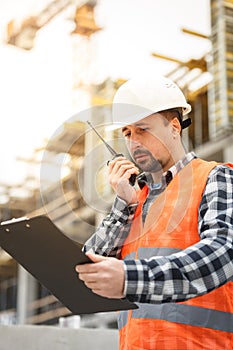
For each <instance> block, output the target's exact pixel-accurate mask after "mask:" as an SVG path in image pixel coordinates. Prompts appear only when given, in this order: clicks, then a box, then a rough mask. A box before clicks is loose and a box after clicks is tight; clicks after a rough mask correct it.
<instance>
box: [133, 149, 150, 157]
mask: <svg viewBox="0 0 233 350" xmlns="http://www.w3.org/2000/svg"><path fill="white" fill-rule="evenodd" d="M141 154H148V155H150V156H151V153H150V152H149V151H148V150H146V149H136V150H135V151H133V154H132V156H133V158H135V156H138V155H141Z"/></svg>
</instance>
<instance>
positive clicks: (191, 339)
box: [76, 77, 233, 350]
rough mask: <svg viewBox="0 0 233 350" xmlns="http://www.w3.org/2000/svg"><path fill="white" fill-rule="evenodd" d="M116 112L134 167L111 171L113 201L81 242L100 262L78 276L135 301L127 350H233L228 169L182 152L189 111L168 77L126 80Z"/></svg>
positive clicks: (124, 337)
mask: <svg viewBox="0 0 233 350" xmlns="http://www.w3.org/2000/svg"><path fill="white" fill-rule="evenodd" d="M113 107H114V109H113V117H114V118H115V123H117V126H119V127H120V126H121V127H122V133H123V136H124V138H125V140H126V144H127V147H128V149H129V152H130V154H131V156H132V158H133V160H134V162H135V164H136V165H135V164H134V163H132V162H131V161H129V160H127V159H126V158H125V157H118V158H116V159H114V160H112V161H111V162H110V163H109V182H110V184H111V185H112V187H113V188H114V190H115V192H116V199H115V202H114V204H113V207H112V210H111V212H110V213H109V215H108V216H107V217H106V219H105V220H103V222H102V224H101V225H100V227H99V228H98V229H97V231H96V233H95V234H94V235H93V236H92V237H91V238H90V239H89V240H88V241H87V242H86V244H85V251H86V252H87V255H88V256H89V257H90V259H91V260H92V261H93V262H94V263H93V264H85V265H79V266H77V267H76V271H77V272H78V273H79V278H80V279H81V280H83V281H84V282H85V284H86V286H87V287H88V288H90V289H92V290H93V292H94V293H96V294H99V295H102V296H104V297H108V298H123V297H125V298H128V299H129V300H130V301H133V302H138V306H139V309H137V310H133V311H132V310H130V311H123V312H121V313H120V317H119V330H120V349H122V350H123V349H124V350H126V349H127V350H131V349H132V350H139V349H147V350H149V349H150V350H152V349H153V350H155V349H156V350H157V349H159V350H162V349H163V350H165V349H166V350H186V349H187V350H203V349H204V350H207V349H208V350H210V349H211V350H216V349H217V350H222V349H227V350H229V349H233V283H232V282H231V279H232V277H233V244H232V243H233V169H232V165H230V164H228V165H224V164H217V163H216V162H206V161H204V160H201V159H199V158H197V157H196V155H195V154H194V153H192V152H191V153H186V151H185V149H184V146H183V144H182V140H181V131H182V128H184V127H186V126H188V125H189V124H190V119H185V120H183V116H184V115H186V114H187V113H189V112H190V110H191V107H190V105H189V104H187V102H186V100H185V97H184V95H183V93H182V92H181V90H180V89H179V88H178V86H177V85H176V84H174V83H173V82H172V81H171V80H169V79H167V78H164V77H156V78H155V79H149V80H147V81H141V80H140V79H132V80H129V81H128V82H126V83H125V84H123V85H122V86H121V87H120V89H119V90H118V92H117V93H116V96H115V99H114V104H113ZM139 169H140V170H142V171H143V172H144V173H143V175H141V174H140V175H139V172H140V170H139ZM132 174H136V175H139V176H138V183H139V189H137V190H136V189H135V188H137V186H131V185H130V184H129V179H130V177H131V175H132Z"/></svg>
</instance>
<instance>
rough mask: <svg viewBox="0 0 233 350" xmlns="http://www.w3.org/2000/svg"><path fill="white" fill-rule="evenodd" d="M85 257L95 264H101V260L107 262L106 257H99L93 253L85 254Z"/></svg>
mask: <svg viewBox="0 0 233 350" xmlns="http://www.w3.org/2000/svg"><path fill="white" fill-rule="evenodd" d="M86 256H88V258H89V259H91V261H93V262H95V263H97V262H101V261H103V260H107V257H105V256H102V255H99V254H93V253H88V252H87V253H86Z"/></svg>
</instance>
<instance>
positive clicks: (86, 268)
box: [75, 264, 97, 273]
mask: <svg viewBox="0 0 233 350" xmlns="http://www.w3.org/2000/svg"><path fill="white" fill-rule="evenodd" d="M75 270H76V272H78V273H96V272H97V269H96V267H95V264H83V265H76V266H75Z"/></svg>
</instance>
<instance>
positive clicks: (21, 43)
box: [6, 0, 101, 50]
mask: <svg viewBox="0 0 233 350" xmlns="http://www.w3.org/2000/svg"><path fill="white" fill-rule="evenodd" d="M69 6H74V7H75V13H74V15H73V18H72V20H73V21H74V23H75V29H74V31H73V34H80V35H84V36H88V37H89V36H90V35H91V34H93V33H95V32H96V31H98V30H100V29H101V28H100V27H98V26H97V25H96V23H95V18H94V8H95V6H96V0H89V1H82V0H53V1H52V2H50V3H49V4H48V5H47V6H46V7H45V8H44V9H43V10H42V11H41V12H39V13H38V14H36V15H35V16H29V17H28V18H26V19H25V20H23V21H22V22H21V23H19V24H18V23H17V21H15V20H14V19H13V20H11V21H10V22H9V23H8V25H7V39H6V43H7V44H10V45H14V46H17V47H19V48H22V49H24V50H31V49H32V48H33V46H34V40H35V37H36V34H37V32H38V31H39V30H40V29H41V28H42V27H44V26H45V25H47V24H48V23H49V22H50V21H51V20H53V19H54V18H55V17H56V16H57V15H58V14H60V13H61V12H63V11H64V10H65V9H67V8H68V7H69Z"/></svg>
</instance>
